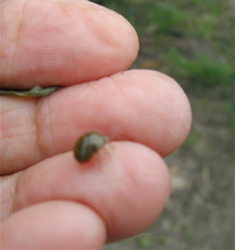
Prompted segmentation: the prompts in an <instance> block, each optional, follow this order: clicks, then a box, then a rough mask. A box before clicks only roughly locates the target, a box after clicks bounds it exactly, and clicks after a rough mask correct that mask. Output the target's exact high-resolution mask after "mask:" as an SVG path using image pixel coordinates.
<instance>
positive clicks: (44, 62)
mask: <svg viewBox="0 0 235 250" xmlns="http://www.w3.org/2000/svg"><path fill="white" fill-rule="evenodd" d="M0 8H1V9H0V11H1V15H2V16H1V20H2V24H1V27H0V35H1V38H2V41H1V57H2V61H1V72H0V79H1V83H0V87H4V88H22V89H23V88H25V89H28V88H31V87H33V86H35V85H40V86H42V87H43V86H58V85H60V86H69V85H73V84H76V83H81V82H84V81H91V80H95V79H99V78H101V77H104V76H108V75H111V74H113V73H116V72H119V71H121V70H124V69H126V68H128V67H129V66H130V65H131V64H132V62H133V61H134V60H135V58H136V55H137V52H138V38H137V35H136V33H135V30H134V29H133V28H132V26H131V25H130V24H129V23H128V22H127V21H126V20H125V19H124V18H123V17H122V16H120V15H119V14H117V13H115V12H113V11H111V10H108V9H106V8H104V7H102V6H99V5H96V4H94V3H91V2H89V1H86V0H81V1H76V0H70V1H65V0H50V1H41V0H34V1H30V0H17V1H16V0H7V1H4V2H2V3H0Z"/></svg>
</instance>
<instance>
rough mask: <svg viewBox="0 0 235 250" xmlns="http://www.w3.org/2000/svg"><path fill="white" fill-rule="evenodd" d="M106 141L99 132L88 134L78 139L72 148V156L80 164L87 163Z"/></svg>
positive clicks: (107, 139) (106, 138)
mask: <svg viewBox="0 0 235 250" xmlns="http://www.w3.org/2000/svg"><path fill="white" fill-rule="evenodd" d="M107 141H109V138H108V137H107V136H104V135H102V134H101V133H99V132H89V133H87V134H85V135H83V136H82V137H80V138H79V139H78V141H77V143H76V144H75V147H74V156H75V158H76V159H77V160H78V161H79V162H81V163H82V162H87V161H89V160H90V159H91V157H92V156H93V155H94V154H95V153H96V152H97V151H98V150H99V149H100V148H102V147H103V146H104V144H105V143H106V142H107Z"/></svg>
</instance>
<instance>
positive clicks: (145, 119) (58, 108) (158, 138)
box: [1, 70, 191, 173]
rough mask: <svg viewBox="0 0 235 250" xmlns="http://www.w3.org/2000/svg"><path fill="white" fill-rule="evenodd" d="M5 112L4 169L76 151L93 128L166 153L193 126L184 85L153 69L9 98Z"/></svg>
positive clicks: (177, 143)
mask: <svg viewBox="0 0 235 250" xmlns="http://www.w3.org/2000/svg"><path fill="white" fill-rule="evenodd" d="M1 111H2V116H1V119H2V134H1V136H2V139H1V140H2V143H1V147H2V149H1V151H2V152H3V156H2V168H1V172H2V173H12V172H15V171H17V170H20V169H25V168H27V167H28V166H31V165H32V164H35V163H36V162H38V161H40V160H43V159H45V158H47V157H51V156H53V155H56V154H60V153H63V152H66V151H70V150H72V148H73V146H74V144H75V141H76V140H77V138H78V137H80V136H81V135H82V134H84V133H86V132H89V131H92V130H97V131H100V132H103V133H104V134H106V135H108V136H109V137H110V138H111V139H112V140H130V141H135V142H138V143H142V144H144V145H146V146H148V147H150V148H152V149H153V150H155V151H157V152H158V153H159V154H160V155H162V156H165V155H167V154H169V153H171V152H172V151H174V150H175V149H176V148H177V147H179V146H180V145H181V143H182V142H183V141H184V139H185V138H186V136H187V134H188V132H189V129H190V125H191V111H190V106H189V103H188V100H187V97H186V95H185V93H184V92H183V90H182V89H181V88H180V86H179V85H178V84H177V83H176V82H175V81H173V80H172V79H171V78H169V77H167V76H165V75H163V74H160V73H157V72H155V71H148V70H147V71H146V70H131V71H126V72H122V73H118V74H115V75H113V76H111V77H110V78H104V79H100V80H99V81H95V82H90V83H87V84H81V85H77V86H72V87H69V88H65V89H62V90H59V91H58V92H55V93H54V94H52V95H51V96H48V97H46V98H43V99H41V100H39V101H35V100H24V99H19V98H16V99H13V98H7V97H5V98H3V101H2V109H1ZM12 127H13V128H12ZM22 144H24V147H20V145H22ZM13 157H14V161H12V159H13Z"/></svg>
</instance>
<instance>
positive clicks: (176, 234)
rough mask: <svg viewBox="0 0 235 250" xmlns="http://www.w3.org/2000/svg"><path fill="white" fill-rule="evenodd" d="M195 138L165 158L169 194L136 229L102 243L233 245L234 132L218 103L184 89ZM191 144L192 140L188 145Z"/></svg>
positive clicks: (222, 249) (224, 249)
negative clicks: (158, 211) (149, 222)
mask: <svg viewBox="0 0 235 250" xmlns="http://www.w3.org/2000/svg"><path fill="white" fill-rule="evenodd" d="M189 99H190V102H191V105H192V110H193V127H192V131H191V134H192V136H193V135H194V137H195V139H192V142H190V143H188V144H187V143H186V145H183V146H182V147H181V148H180V149H179V150H178V151H176V152H175V153H173V154H172V155H171V156H169V157H167V158H166V162H167V163H168V166H169V169H170V172H171V177H172V195H171V197H170V199H169V201H168V204H167V207H166V209H165V211H164V212H163V214H162V216H161V217H160V219H158V220H157V221H156V222H155V223H154V225H153V226H152V227H151V228H150V229H149V230H147V231H146V232H144V233H143V234H141V235H138V236H136V237H134V238H131V239H127V240H124V241H120V242H117V243H113V244H109V245H107V246H106V247H105V248H104V249H106V250H111V249H115V250H118V249H123V250H124V249H157V250H163V249H164V250H165V249H168V250H172V249H175V250H183V249H187V250H217V249H218V250H233V249H234V232H235V230H234V219H235V217H234V205H235V203H234V135H233V131H232V130H231V128H229V127H228V121H229V119H231V117H228V116H229V114H228V113H227V112H225V111H224V103H223V102H222V101H221V102H220V101H219V100H218V99H215V100H213V99H212V98H211V96H210V95H208V96H207V94H206V92H205V93H204V94H203V95H200V96H195V95H193V94H189ZM191 144H192V145H191Z"/></svg>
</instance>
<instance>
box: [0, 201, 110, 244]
mask: <svg viewBox="0 0 235 250" xmlns="http://www.w3.org/2000/svg"><path fill="white" fill-rule="evenodd" d="M105 240H106V230H105V225H104V222H103V220H102V219H101V218H100V217H99V216H98V215H97V213H95V212H94V211H92V210H91V209H90V208H88V207H87V206H86V205H82V204H78V203H75V202H70V201H48V202H43V203H38V204H35V205H33V206H30V207H27V208H24V209H21V210H19V211H17V212H15V213H14V214H12V215H11V216H10V217H8V218H7V219H5V220H4V221H3V222H2V224H1V247H2V249H101V247H102V246H103V244H104V243H105Z"/></svg>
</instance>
